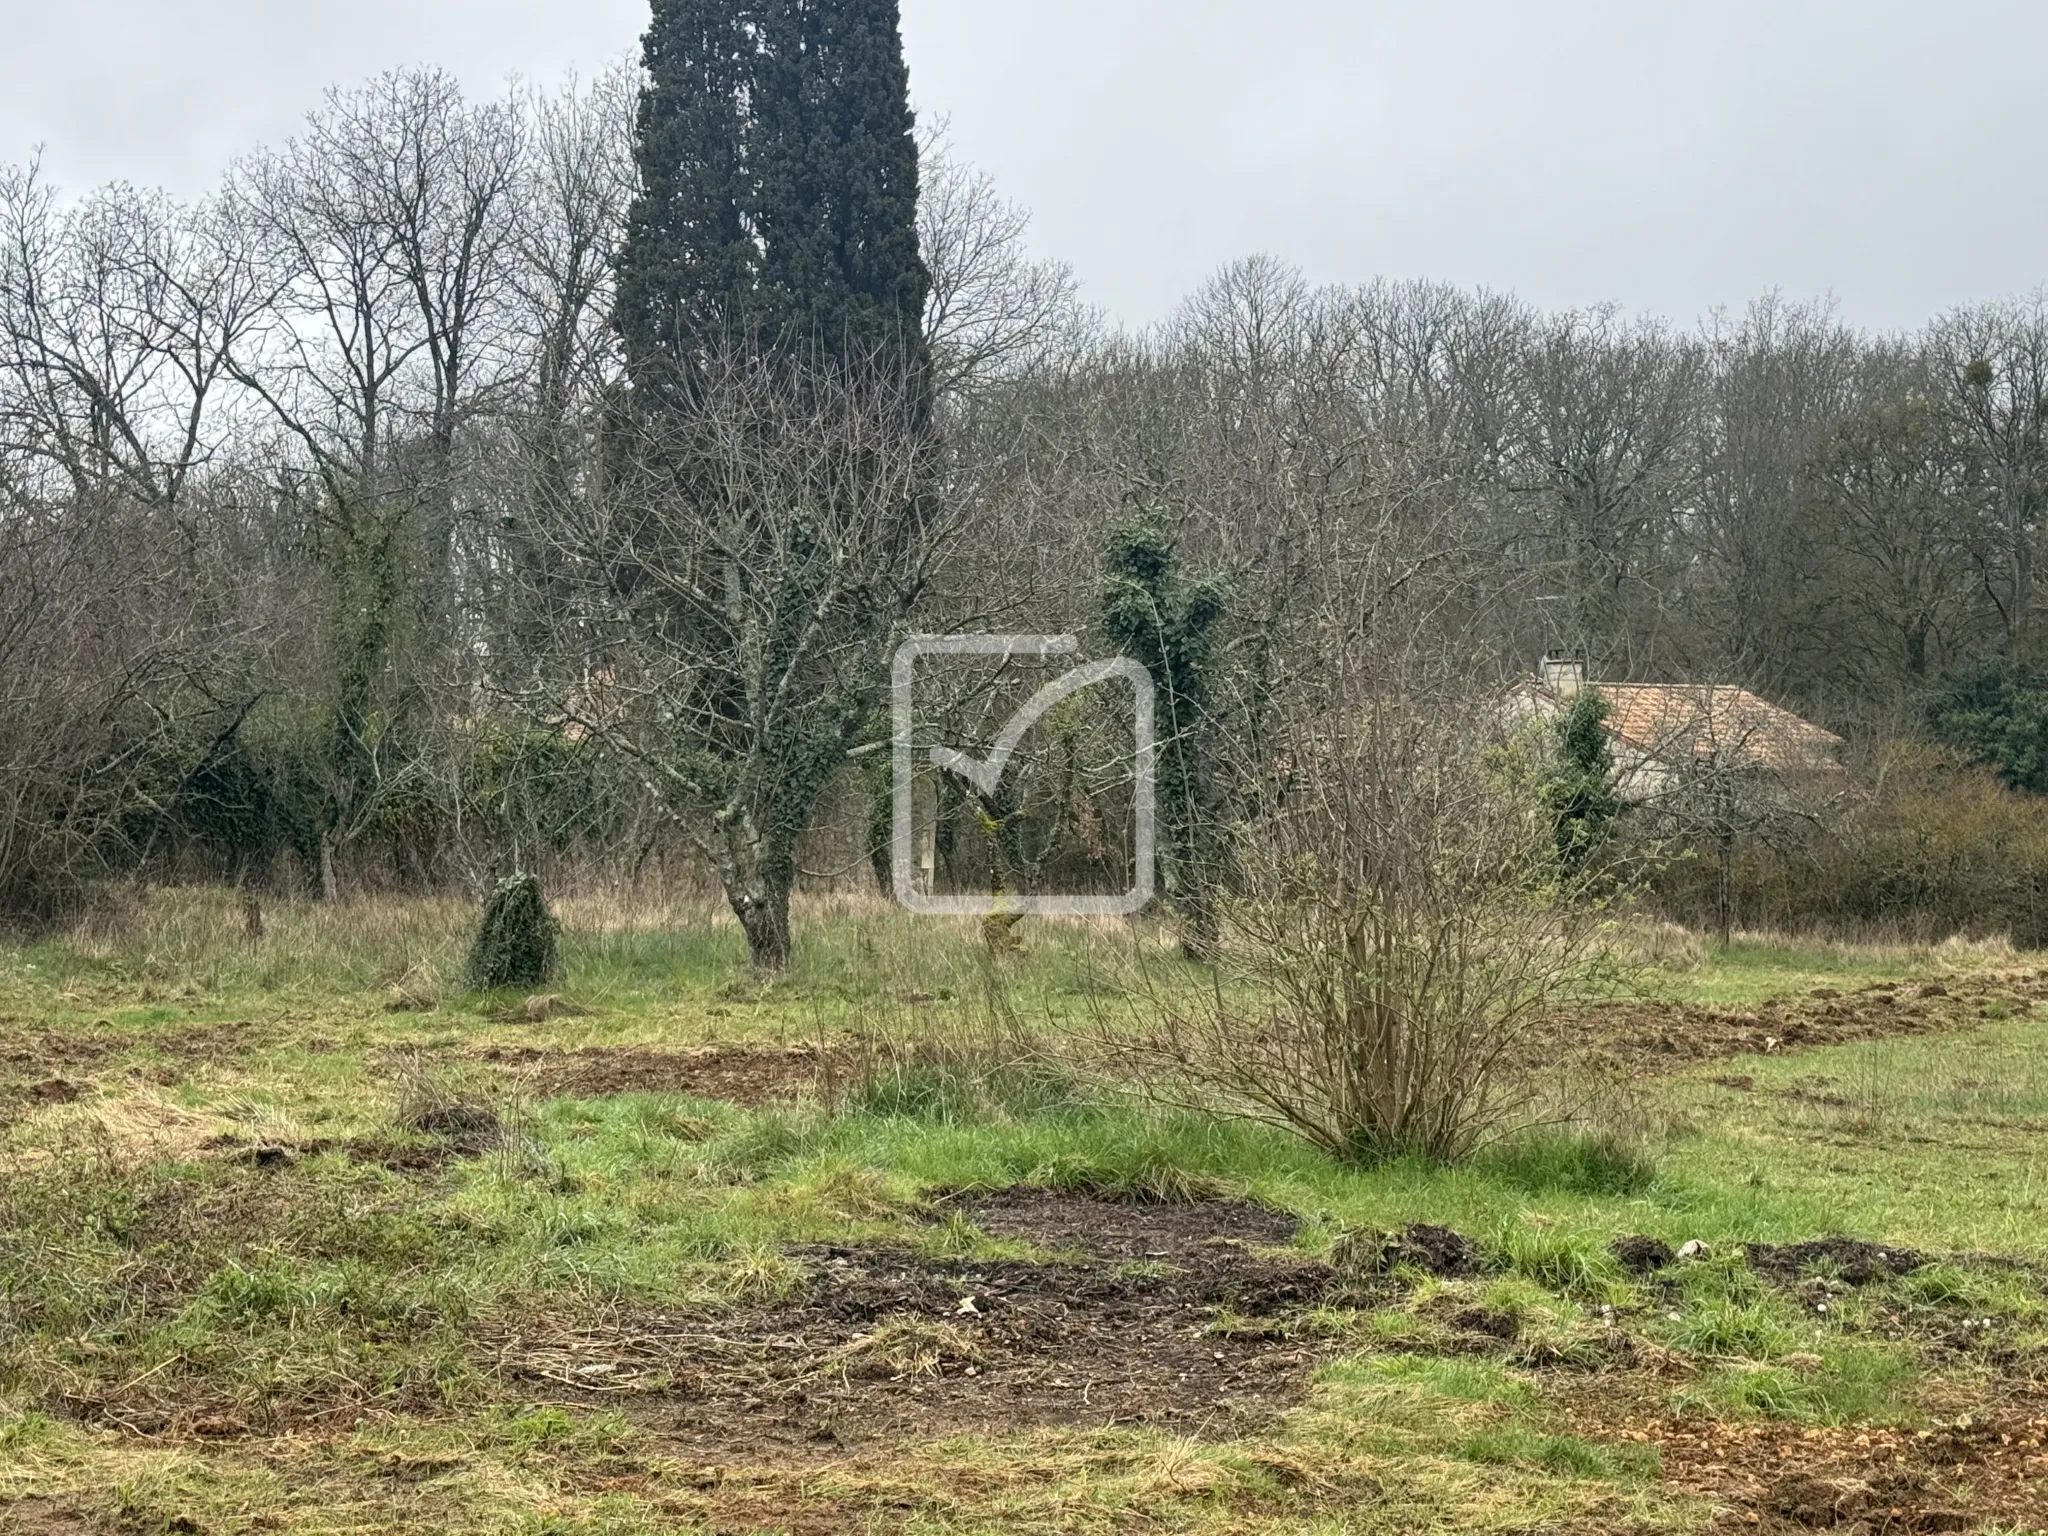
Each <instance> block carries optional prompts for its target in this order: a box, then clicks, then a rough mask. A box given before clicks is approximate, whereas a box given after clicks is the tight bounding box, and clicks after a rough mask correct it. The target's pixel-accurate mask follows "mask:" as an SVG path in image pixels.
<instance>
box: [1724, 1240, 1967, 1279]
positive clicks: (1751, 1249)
mask: <svg viewBox="0 0 2048 1536" xmlns="http://www.w3.org/2000/svg"><path fill="white" fill-rule="evenodd" d="M1744 1252H1745V1253H1746V1255H1747V1256H1748V1259H1749V1267H1750V1268H1751V1269H1753V1270H1755V1271H1756V1272H1757V1273H1758V1274H1760V1275H1765V1276H1768V1277H1769V1278H1770V1279H1773V1280H1776V1281H1778V1282H1780V1283H1781V1284H1785V1285H1794V1284H1797V1283H1798V1282H1799V1281H1801V1280H1803V1279H1805V1278H1807V1277H1808V1276H1809V1275H1813V1274H1816V1273H1826V1274H1829V1275H1832V1276H1833V1277H1834V1278H1837V1279H1840V1280H1841V1281H1842V1282H1843V1283H1844V1284H1846V1285H1856V1286H1861V1285H1869V1284H1870V1283H1871V1282H1873V1281H1876V1280H1889V1279H1893V1278H1895V1277H1896V1276H1899V1275H1910V1274H1912V1273H1913V1271H1914V1270H1916V1269H1918V1268H1920V1267H1921V1266H1922V1265H1923V1264H1925V1263H1926V1262H1927V1261H1926V1260H1925V1259H1923V1258H1922V1257H1921V1256H1920V1255H1919V1254H1917V1253H1915V1252H1913V1251H1912V1250H1911V1249H1910V1248H1900V1247H1897V1246H1888V1245H1882V1244H1878V1243H1866V1242H1863V1241H1862V1240H1861V1239H1858V1238H1853V1237H1823V1238H1818V1239H1816V1240H1814V1241H1813V1242H1810V1243H1748V1244H1745V1245H1744Z"/></svg>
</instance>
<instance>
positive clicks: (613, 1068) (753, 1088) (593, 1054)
mask: <svg viewBox="0 0 2048 1536" xmlns="http://www.w3.org/2000/svg"><path fill="white" fill-rule="evenodd" d="M482 1059H483V1060H485V1061H488V1062H491V1063H493V1064H494V1065H497V1066H499V1067H502V1068H504V1069H506V1070H507V1071H509V1072H511V1073H512V1074H514V1075H515V1076H516V1077H517V1078H518V1079H519V1081H520V1083H521V1085H522V1086H523V1087H524V1088H525V1089H526V1090H527V1091H528V1092H529V1093H531V1094H533V1095H534V1096H535V1097H536V1098H544V1099H553V1098H590V1099H596V1098H606V1097H608V1096H610V1095H612V1094H617V1093H684V1094H688V1095H690V1096H691V1097H692V1098H699V1099H720V1100H723V1101H725V1102H727V1103H730V1104H741V1105H745V1106H746V1107H748V1108H750V1109H751V1108H759V1107H760V1106H762V1105H764V1104H772V1103H776V1102H778V1101H783V1100H789V1099H795V1098H801V1097H803V1096H805V1095H807V1094H817V1093H821V1092H822V1091H823V1089H824V1087H825V1085H826V1084H827V1083H828V1082H829V1081H830V1078H831V1074H832V1072H833V1070H834V1068H835V1067H837V1066H839V1065H841V1064H842V1063H841V1058H840V1057H839V1056H838V1055H837V1054H836V1053H834V1052H832V1051H830V1050H821V1049H820V1048H818V1047H817V1046H808V1045H806V1046H794V1047H789V1048H780V1047H767V1046H746V1045H714V1046H707V1047H705V1048H703V1049H701V1050H694V1051H657V1050H648V1049H644V1048H640V1047H608V1046H587V1047H585V1048H584V1049H582V1050H576V1051H560V1050H546V1049H541V1048H538V1047H533V1046H492V1047H491V1048H490V1049H488V1050H486V1051H484V1052H483V1053H482Z"/></svg>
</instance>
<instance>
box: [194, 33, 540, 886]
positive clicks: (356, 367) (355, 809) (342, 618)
mask: <svg viewBox="0 0 2048 1536" xmlns="http://www.w3.org/2000/svg"><path fill="white" fill-rule="evenodd" d="M519 155H520V139H519V134H518V131H517V125H516V122H515V120H514V119H513V117H512V116H511V114H510V113H509V112H508V111H507V110H505V109H503V108H499V107H486V108H471V107H469V106H467V105H466V104H465V103H463V101H462V100H461V97H460V95H459V92H458V91H457V88H456V87H455V85H454V83H453V82H452V80H450V79H449V78H448V77H446V76H444V75H440V74H436V73H401V74H394V75H387V76H385V77H383V78H382V79H380V80H379V81H377V82H376V83H374V84H373V85H371V86H369V87H367V88H365V89H364V90H361V91H358V92H355V93H351V94H341V93H336V94H333V95H331V96H330V97H329V100H328V104H327V108H326V110H325V111H324V112H321V113H318V114H315V115H314V117H313V118H312V119H311V120H310V121H309V123H308V125H307V130H306V132H305V134H304V135H302V136H301V137H299V138H296V139H293V140H291V141H290V142H288V143H287V144H286V145H285V146H284V147H283V148H282V149H280V150H278V151H276V152H274V153H271V154H267V155H264V156H260V157H258V158H256V159H254V160H252V161H250V162H248V163H247V164H245V165H244V166H243V167H241V168H240V169H239V171H238V172H237V174H236V175H235V176H234V177H233V179H232V180H231V183H230V191H229V199H230V207H231V209H232V212H233V216H234V218H235V219H236V221H237V223H238V225H239V227H240V229H241V230H242V231H243V232H244V234H245V238H246V239H247V240H248V242H249V244H250V246H251V248H252V249H253V250H255V251H256V252H257V253H258V260H259V261H260V262H261V263H262V264H263V270H264V271H265V273H266V274H267V276H268V279H269V283H270V297H269V305H268V323H267V324H266V325H265V326H264V327H262V329H261V330H260V332H259V333H258V334H257V335H255V336H254V337H252V338H251V341H250V343H249V344H248V345H246V346H244V347H242V348H240V349H238V350H237V351H236V353H235V354H234V355H233V359H232V367H233V371H234V376H235V378H236V380H237V381H238V382H239V383H240V384H241V385H242V386H243V387H244V388H246V389H247V390H248V391H250V392H251V394H253V395H254V396H255V397H256V398H257V399H258V400H260V401H261V402H262V404H263V405H264V406H265V407H267V409H268V411H269V412H270V414H271V416H272V418H273V419H274V421H275V423H276V425H277V427H278V428H279V430H280V431H281V432H282V434H283V437H284V439H285V441H286V442H287V443H289V444H290V445H292V446H293V447H294V448H295V449H296V450H297V451H296V453H293V454H289V455H287V456H286V459H285V463H284V465H282V466H281V468H282V469H283V471H284V473H285V474H286V476H287V477H288V478H296V477H303V480H304V483H303V488H302V489H300V490H298V492H297V493H296V500H297V504H298V506H299V508H300V509H301V511H302V512H303V514H304V515H305V516H306V517H307V518H308V519H309V521H311V522H312V523H313V524H314V525H315V526H316V527H317V528H318V530H319V546H320V549H321V551H322V555H323V559H324V564H325V566H326V569H327V571H328V573H329V579H330V582H331V596H330V602H329V623H330V631H331V632H330V637H329V638H330V646H331V661H330V665H331V669H332V674H333V678H334V684H333V695H332V699H331V702H330V705H329V718H330V725H329V731H328V746H327V750H326V773H327V778H328V795H329V802H330V803H329V810H328V817H327V819H328V828H327V833H326V835H325V837H324V839H323V843H322V849H321V865H322V883H323V887H324V888H325V889H326V891H327V892H328V894H329V895H330V896H332V895H333V894H334V893H335V892H336V890H337V876H336V873H335V867H334V854H335V852H336V850H337V849H338V848H339V847H340V846H341V845H342V844H344V843H346V842H347V841H348V840H349V839H350V838H352V837H354V836H355V835H357V834H358V833H359V832H360V831H361V829H362V828H363V827H364V826H365V825H366V824H367V822H368V818H369V816H370V815H371V813H372V812H373V811H374V809H375V806H376V804H377V803H378V800H379V798H380V796H381V795H382V793H383V792H385V791H386V790H387V789H388V788H389V787H390V786H391V785H392V784H393V783H394V782H395V781H397V780H399V779H402V778H403V777H404V776H405V773H406V771H407V769H406V761H405V752H406V747H405V742H404V738H403V733H402V732H401V731H399V730H396V729H394V726H393V722H392V719H391V717H390V710H389V709H388V708H387V709H384V710H380V709H379V708H378V707H377V703H376V701H377V700H378V698H379V696H380V691H381V692H382V693H383V695H384V696H385V697H386V698H387V699H389V698H390V697H391V695H390V689H389V686H388V682H387V674H388V672H389V670H390V667H391V663H392V659H393V652H394V647H395V646H396V644H397V641H398V637H399V634H400V632H401V629H402V627H403V625H404V624H405V622H406V620H407V619H408V617H411V616H412V615H411V614H410V612H409V607H410V605H409V603H408V595H409V593H412V592H413V591H414V588H415V583H414V581H413V579H412V578H413V572H414V567H415V565H416V564H417V563H419V562H421V561H424V563H425V568H426V571H427V573H428V575H429V577H430V578H431V577H435V576H437V575H439V574H441V573H444V572H445V570H446V564H447V548H448V539H449V537H450V534H451V531H452V530H451V524H452V520H453V513H452V504H453V496H454V484H453V458H454V448H455V441H456V434H457V432H458V430H459V429H460V427H461V426H462V425H463V424H464V423H465V422H466V421H468V420H470V419H471V418H473V417H474V415H475V414H476V413H477V412H478V411H479V410H480V409H481V408H482V407H483V405H484V403H485V402H487V401H488V400H489V399H490V398H491V396H492V395H493V393H494V392H495V391H497V390H499V389H500V388H502V387H503V386H504V384H505V383H506V381H507V380H508V379H509V378H510V377H511V373H512V370H511V368H510V363H509V360H508V359H507V357H506V356H505V351H504V346H505V340H506V338H505V335H504V332H503V329H502V327H503V321H504V313H503V311H504V305H505V302H506V299H507V289H508V283H509V273H510V258H511V252H512V238H513V229H514V222H513V214H514V211H515V200H516V189H517V186H518V180H519V176H518V172H519ZM423 523H424V524H425V527H424V529H422V524H423Z"/></svg>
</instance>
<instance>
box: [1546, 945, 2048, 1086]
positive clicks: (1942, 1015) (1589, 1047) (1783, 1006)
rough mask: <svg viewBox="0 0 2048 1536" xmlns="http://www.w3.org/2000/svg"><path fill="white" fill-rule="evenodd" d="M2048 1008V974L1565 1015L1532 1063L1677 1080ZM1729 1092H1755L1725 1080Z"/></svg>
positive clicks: (1616, 1006) (1622, 1006)
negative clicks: (1731, 1065)
mask: <svg viewBox="0 0 2048 1536" xmlns="http://www.w3.org/2000/svg"><path fill="white" fill-rule="evenodd" d="M2042 1002H2048V971H2042V970H2032V971H2001V972H1986V973H1983V974H1980V975H1971V976H1960V977H1952V978H1950V979H1948V980H1947V981H1941V982H1924V983H1916V982H1890V981H1884V982H1877V983H1874V984H1872V985H1870V986H1867V987H1862V988H1859V989H1858V990H1856V991H1854V992H1849V993H1842V992H1838V991H1836V990H1835V989H1834V988H1832V987H1818V988H1816V989H1815V990H1814V991H1813V992H1811V993H1810V994H1808V995H1807V996H1805V997H1798V998H1773V999H1771V1000H1769V1001H1767V1002H1764V1003H1761V1004H1759V1005H1758V1006H1757V1007H1755V1008H1753V1009H1747V1010H1739V1011H1738V1010H1729V1009H1719V1008H1705V1007H1700V1006H1697V1005H1695V1004H1691V1003H1610V1004H1605V1005H1602V1006H1600V1007H1596V1008H1585V1009H1576V1010H1572V1011H1569V1012H1565V1013H1560V1014H1558V1015H1557V1016H1555V1017H1554V1018H1552V1019H1550V1020H1549V1021H1547V1023H1546V1024H1545V1025H1544V1026H1543V1027H1541V1028H1539V1029H1537V1030H1535V1031H1533V1032H1532V1033H1531V1035H1530V1036H1529V1037H1528V1039H1527V1042H1526V1046H1527V1049H1528V1052H1529V1054H1530V1057H1531V1059H1532V1060H1539V1059H1553V1058H1554V1056H1555V1054H1556V1053H1557V1052H1559V1051H1566V1052H1571V1053H1574V1054H1577V1055H1580V1056H1587V1055H1590V1056H1591V1057H1592V1058H1593V1059H1594V1060H1596V1061H1604V1062H1607V1063H1610V1064H1612V1065H1615V1066H1620V1067H1624V1068H1627V1069H1628V1070H1630V1071H1632V1072H1637V1073H1641V1072H1676V1071H1678V1070H1680V1069H1681V1068H1683V1067H1686V1066H1688V1065H1690V1064H1691V1063H1693V1062H1697V1061H1712V1060H1718V1059H1721V1058H1724V1057H1729V1056H1744V1055H1751V1054H1763V1055H1768V1054H1771V1053H1773V1052H1776V1051H1782V1050H1793V1049H1802V1048H1806V1047H1812V1046H1822V1045H1845V1044H1848V1043H1850V1042H1853V1041H1858V1040H1881V1039H1888V1038H1892V1037H1896V1036H1905V1035H1927V1034H1937V1033H1942V1032H1945V1031H1950V1030H1959V1029H1968V1028H1971V1027H1973V1026H1975V1025H1977V1024H1980V1023H1982V1022H1983V1021H1984V1020H1985V1019H1986V1018H1987V1017H1993V1016H1996V1015H1997V1014H1998V1012H1999V1011H2000V1008H2001V1005H2002V1006H2003V1008H2004V1009H2005V1010H2009V1011H2012V1012H2019V1011H2022V1010H2024V1009H2025V1008H2027V1007H2028V1006H2030V1005H2032V1004H2034V1003H2042ZM1717 1081H1720V1082H1722V1083H1724V1085H1725V1086H1727V1087H1731V1088H1735V1087H1742V1086H1748V1085H1747V1084H1745V1083H1743V1082H1742V1081H1741V1080H1739V1079H1733V1078H1729V1079H1717Z"/></svg>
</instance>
